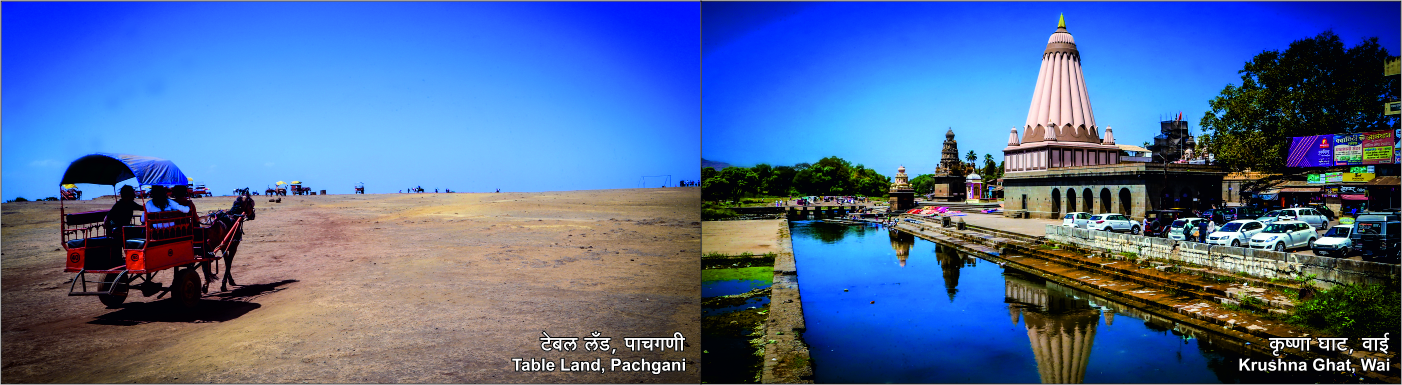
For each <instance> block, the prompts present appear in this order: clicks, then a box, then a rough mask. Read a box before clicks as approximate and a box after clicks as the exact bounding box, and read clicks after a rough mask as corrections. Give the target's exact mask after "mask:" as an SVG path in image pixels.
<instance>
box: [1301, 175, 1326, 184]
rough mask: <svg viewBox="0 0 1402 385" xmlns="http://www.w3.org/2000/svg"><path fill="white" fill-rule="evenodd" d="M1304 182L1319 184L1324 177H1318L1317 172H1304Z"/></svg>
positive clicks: (1322, 181)
mask: <svg viewBox="0 0 1402 385" xmlns="http://www.w3.org/2000/svg"><path fill="white" fill-rule="evenodd" d="M1305 182H1307V183H1310V184H1320V183H1324V178H1322V177H1320V175H1319V174H1305Z"/></svg>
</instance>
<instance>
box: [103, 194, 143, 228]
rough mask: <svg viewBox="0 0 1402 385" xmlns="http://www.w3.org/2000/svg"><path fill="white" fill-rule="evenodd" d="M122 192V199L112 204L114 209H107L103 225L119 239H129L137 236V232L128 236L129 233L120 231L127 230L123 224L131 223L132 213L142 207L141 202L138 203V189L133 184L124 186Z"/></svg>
mask: <svg viewBox="0 0 1402 385" xmlns="http://www.w3.org/2000/svg"><path fill="white" fill-rule="evenodd" d="M120 194H121V195H120V197H121V199H118V200H117V203H116V204H113V205H112V209H111V210H108V211H107V218H106V219H104V220H103V221H102V227H103V228H105V229H106V230H107V234H109V236H111V235H115V236H117V237H118V239H129V238H132V237H136V234H130V235H132V237H127V235H128V234H120V233H121V232H122V231H124V230H125V229H124V228H123V226H130V225H131V218H132V215H131V213H132V212H133V211H136V210H141V209H142V207H141V204H139V203H136V189H133V188H132V187H131V185H125V186H122V191H121V193H120Z"/></svg>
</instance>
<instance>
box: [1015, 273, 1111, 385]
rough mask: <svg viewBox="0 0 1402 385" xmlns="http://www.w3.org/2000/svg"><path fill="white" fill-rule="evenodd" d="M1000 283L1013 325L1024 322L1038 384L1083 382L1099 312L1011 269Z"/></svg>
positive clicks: (1064, 291) (1051, 284)
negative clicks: (1038, 377) (1035, 364)
mask: <svg viewBox="0 0 1402 385" xmlns="http://www.w3.org/2000/svg"><path fill="white" fill-rule="evenodd" d="M1003 279H1004V285H1005V289H1004V296H1005V297H1006V299H1004V302H1005V303H1007V304H1008V305H1007V306H1008V312H1009V313H1010V314H1011V316H1012V320H1013V324H1014V325H1016V324H1017V323H1018V318H1019V316H1020V317H1021V318H1022V319H1023V320H1024V322H1023V325H1024V326H1026V328H1027V340H1028V341H1029V342H1030V343H1031V344H1032V355H1033V356H1034V357H1035V358H1036V360H1037V373H1038V374H1040V375H1041V377H1042V383H1044V384H1079V383H1084V382H1085V379H1086V366H1087V364H1089V363H1090V350H1091V346H1092V345H1093V342H1094V341H1095V327H1096V325H1098V324H1099V321H1100V310H1099V309H1097V308H1095V307H1094V306H1092V305H1091V303H1090V301H1088V300H1087V299H1085V298H1081V297H1078V296H1077V294H1078V293H1075V292H1073V291H1072V290H1071V289H1068V288H1066V287H1063V286H1061V285H1058V284H1056V283H1055V282H1047V281H1044V280H1040V279H1036V278H1034V277H1031V276H1028V275H1026V274H1023V273H1020V272H1017V271H1014V270H1006V271H1005V272H1004V274H1003ZM1107 314H1109V313H1107ZM1109 321H1110V318H1108V317H1107V318H1106V322H1107V325H1108V322H1109Z"/></svg>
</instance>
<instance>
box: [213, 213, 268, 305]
mask: <svg viewBox="0 0 1402 385" xmlns="http://www.w3.org/2000/svg"><path fill="white" fill-rule="evenodd" d="M240 201H242V203H241V202H240ZM238 212H243V213H245V214H237V213H238ZM256 216H257V215H256V213H255V212H254V210H253V199H252V198H248V197H247V196H241V197H239V198H236V200H235V201H234V207H232V208H230V209H229V210H228V211H225V210H218V211H215V212H213V213H211V214H209V222H210V226H209V232H208V233H206V234H207V235H206V237H205V239H206V240H205V248H206V250H207V252H209V253H211V254H212V253H213V252H214V250H213V249H214V248H216V247H218V246H219V245H221V244H223V242H224V241H226V240H227V241H228V246H227V247H226V248H224V249H223V250H221V251H222V252H223V255H222V257H223V259H224V269H223V270H224V276H223V279H222V280H220V281H219V290H220V291H228V290H229V285H234V286H238V285H239V284H238V283H236V282H234V274H233V273H234V269H233V267H234V256H235V255H237V254H238V252H239V243H240V242H241V241H242V240H243V223H244V222H245V221H248V220H252V219H253V218H255V217H256ZM240 219H243V220H240ZM230 232H232V234H230ZM213 263H214V264H218V263H219V261H214V262H213ZM202 267H203V268H204V276H205V282H204V285H205V287H204V291H206V292H208V291H209V284H210V283H212V282H213V281H214V280H215V279H217V278H218V277H217V276H218V274H215V273H212V272H211V271H210V262H205V263H204V264H202Z"/></svg>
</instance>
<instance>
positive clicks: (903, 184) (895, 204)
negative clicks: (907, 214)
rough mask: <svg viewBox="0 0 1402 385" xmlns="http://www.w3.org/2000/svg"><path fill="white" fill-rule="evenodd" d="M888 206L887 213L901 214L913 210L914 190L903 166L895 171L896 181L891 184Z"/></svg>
mask: <svg viewBox="0 0 1402 385" xmlns="http://www.w3.org/2000/svg"><path fill="white" fill-rule="evenodd" d="M889 203H890V206H888V207H887V209H886V210H887V211H890V212H902V211H906V210H910V209H913V208H915V189H914V188H912V187H911V186H910V178H909V177H907V176H906V174H905V166H901V167H900V168H897V169H896V181H895V182H894V183H891V191H890V201H889Z"/></svg>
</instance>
